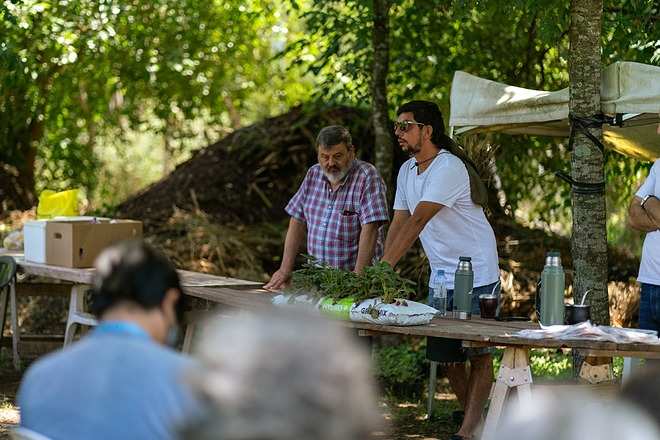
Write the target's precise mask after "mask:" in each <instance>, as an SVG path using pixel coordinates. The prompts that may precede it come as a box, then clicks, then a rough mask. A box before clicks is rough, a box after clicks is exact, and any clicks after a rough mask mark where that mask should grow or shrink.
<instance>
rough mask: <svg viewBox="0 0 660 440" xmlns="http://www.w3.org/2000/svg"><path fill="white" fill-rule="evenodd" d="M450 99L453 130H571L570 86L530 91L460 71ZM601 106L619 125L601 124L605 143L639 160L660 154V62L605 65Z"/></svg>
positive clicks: (542, 132) (558, 133)
mask: <svg viewBox="0 0 660 440" xmlns="http://www.w3.org/2000/svg"><path fill="white" fill-rule="evenodd" d="M450 100H451V101H450V102H451V113H450V117H449V125H450V127H452V129H453V130H454V134H464V133H477V132H502V133H508V134H531V135H541V136H560V137H568V136H569V134H570V125H569V121H568V100H569V93H568V88H565V89H562V90H559V91H556V92H548V91H543V90H530V89H524V88H521V87H514V86H510V85H507V84H502V83H498V82H495V81H490V80H487V79H483V78H479V77H476V76H474V75H470V74H468V73H465V72H461V71H457V72H456V73H455V74H454V80H453V82H452V87H451V98H450ZM601 107H602V112H603V113H604V114H606V115H608V116H612V117H614V118H616V120H617V122H618V124H620V125H621V126H617V125H609V124H605V125H604V126H603V140H604V144H605V146H606V147H609V148H612V149H614V150H616V151H618V152H620V153H622V154H625V155H627V156H633V157H637V158H640V159H646V160H651V159H655V158H658V157H660V133H659V131H660V67H657V66H650V65H647V64H640V63H631V62H617V63H615V64H612V65H610V66H608V67H606V68H605V69H604V71H603V75H602V85H601Z"/></svg>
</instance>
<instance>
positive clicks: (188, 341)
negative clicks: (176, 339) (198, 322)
mask: <svg viewBox="0 0 660 440" xmlns="http://www.w3.org/2000/svg"><path fill="white" fill-rule="evenodd" d="M194 334H195V323H194V322H189V323H188V325H186V333H185V334H184V335H183V345H182V346H181V352H182V353H190V349H191V348H192V341H193V336H194Z"/></svg>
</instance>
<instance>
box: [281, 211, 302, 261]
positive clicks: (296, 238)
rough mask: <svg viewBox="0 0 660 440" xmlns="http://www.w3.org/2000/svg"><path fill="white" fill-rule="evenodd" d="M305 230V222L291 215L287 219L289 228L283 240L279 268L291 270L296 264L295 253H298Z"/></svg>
mask: <svg viewBox="0 0 660 440" xmlns="http://www.w3.org/2000/svg"><path fill="white" fill-rule="evenodd" d="M306 232H307V226H306V225H305V223H303V222H301V221H299V220H296V219H295V218H293V217H292V218H291V220H289V229H288V231H287V233H286V239H285V240H284V253H283V255H282V263H281V264H280V269H282V270H284V271H286V272H291V271H293V268H294V266H295V264H296V255H298V251H299V250H300V246H301V245H302V242H303V240H304V239H305V235H306Z"/></svg>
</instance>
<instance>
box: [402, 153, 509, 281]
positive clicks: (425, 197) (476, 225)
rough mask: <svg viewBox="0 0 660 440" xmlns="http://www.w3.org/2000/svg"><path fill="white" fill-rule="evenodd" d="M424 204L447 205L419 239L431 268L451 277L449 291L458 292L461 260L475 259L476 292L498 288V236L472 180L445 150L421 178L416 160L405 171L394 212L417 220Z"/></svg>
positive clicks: (431, 221) (459, 163)
mask: <svg viewBox="0 0 660 440" xmlns="http://www.w3.org/2000/svg"><path fill="white" fill-rule="evenodd" d="M419 202H433V203H439V204H441V205H443V207H442V208H441V209H440V211H438V213H437V214H436V215H435V216H433V218H431V220H429V222H428V223H427V224H426V226H424V229H423V230H422V232H421V234H420V236H419V237H420V240H421V241H422V246H423V247H424V252H426V255H427V257H428V259H429V262H430V263H431V268H432V269H433V270H435V269H443V270H444V271H445V275H446V277H447V288H448V289H453V288H454V273H455V272H456V266H457V265H458V258H459V257H472V269H473V270H474V287H480V286H486V285H488V284H491V283H494V282H496V281H497V280H498V279H499V277H500V274H499V267H498V257H497V244H496V242H495V233H494V232H493V228H492V227H491V226H490V224H489V223H488V220H487V219H486V215H485V214H484V210H483V209H482V208H481V206H479V205H476V204H474V202H472V199H471V198H470V178H469V176H468V172H467V168H465V165H464V164H463V162H461V160H460V159H459V158H458V157H456V156H454V155H453V154H451V153H449V152H447V151H445V150H440V154H439V155H438V156H437V157H436V158H435V159H434V160H433V162H431V165H429V167H428V168H427V169H426V170H425V171H424V172H423V173H422V174H420V175H418V174H417V167H415V160H414V159H410V160H408V161H406V162H405V163H404V164H403V165H402V166H401V169H400V170H399V177H398V178H397V185H396V196H395V198H394V209H395V210H407V211H408V212H410V213H411V214H412V213H413V212H414V211H415V208H416V207H417V204H418V203H419Z"/></svg>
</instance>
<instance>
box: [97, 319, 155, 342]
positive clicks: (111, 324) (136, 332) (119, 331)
mask: <svg viewBox="0 0 660 440" xmlns="http://www.w3.org/2000/svg"><path fill="white" fill-rule="evenodd" d="M94 333H96V334H106V335H128V336H137V337H139V338H144V339H150V338H149V335H148V334H147V332H146V331H144V329H142V327H140V326H139V325H137V324H133V323H132V322H127V321H105V322H102V323H100V324H99V325H98V327H96V329H95V330H94Z"/></svg>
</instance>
